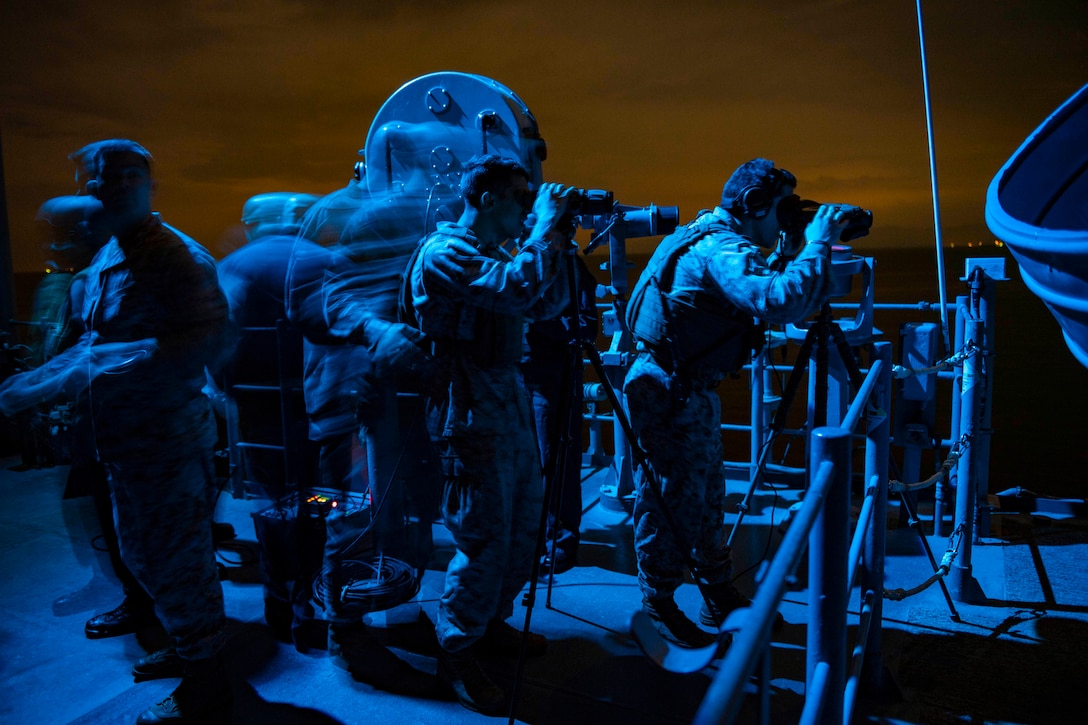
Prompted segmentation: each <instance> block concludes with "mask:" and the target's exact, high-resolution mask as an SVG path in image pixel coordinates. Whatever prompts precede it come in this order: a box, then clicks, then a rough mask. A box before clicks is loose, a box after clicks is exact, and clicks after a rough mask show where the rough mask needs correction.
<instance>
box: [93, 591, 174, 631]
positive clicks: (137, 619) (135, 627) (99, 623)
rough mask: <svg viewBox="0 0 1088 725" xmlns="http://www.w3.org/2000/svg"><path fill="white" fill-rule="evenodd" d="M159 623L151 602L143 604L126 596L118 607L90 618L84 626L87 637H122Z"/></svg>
mask: <svg viewBox="0 0 1088 725" xmlns="http://www.w3.org/2000/svg"><path fill="white" fill-rule="evenodd" d="M158 623H159V620H158V618H157V617H156V616H155V613H154V612H153V611H152V609H151V606H150V604H147V605H143V606H141V605H140V604H139V603H137V602H136V601H134V598H133V597H125V599H124V601H122V602H121V603H120V604H119V605H117V607H116V608H114V609H111V610H110V611H108V612H105V613H103V614H96V615H95V616H93V617H91V618H90V619H88V620H87V624H85V625H84V626H83V632H84V634H86V635H87V639H103V638H105V637H120V636H121V635H123V634H132V633H133V632H138V631H139V630H141V629H148V628H150V627H154V626H156V625H157V624H158Z"/></svg>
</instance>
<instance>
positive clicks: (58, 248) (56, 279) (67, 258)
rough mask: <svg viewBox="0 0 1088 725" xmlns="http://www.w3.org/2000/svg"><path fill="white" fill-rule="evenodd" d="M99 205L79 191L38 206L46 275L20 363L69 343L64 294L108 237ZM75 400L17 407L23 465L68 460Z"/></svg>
mask: <svg viewBox="0 0 1088 725" xmlns="http://www.w3.org/2000/svg"><path fill="white" fill-rule="evenodd" d="M101 208H102V205H101V204H99V203H98V201H97V200H96V199H93V198H91V197H82V196H60V197H56V198H53V199H49V200H47V201H46V202H44V203H43V204H42V205H41V207H40V208H39V209H38V213H37V215H36V216H35V222H36V226H37V228H38V232H39V235H40V239H41V242H40V243H41V245H42V247H43V249H44V251H45V257H46V261H45V275H44V276H43V277H42V279H41V281H40V282H39V283H38V286H37V287H36V288H35V289H34V297H33V300H32V302H31V311H30V320H31V323H32V324H31V326H30V329H29V332H28V334H27V346H28V347H29V354H28V355H27V357H26V358H25V359H24V360H23V361H22V364H23V365H25V366H27V367H29V368H39V367H41V366H42V365H43V364H45V363H46V362H47V361H48V360H50V359H52V358H53V357H54V356H55V355H56V354H57V353H58V352H60V351H61V350H63V349H64V348H65V347H67V346H68V345H70V344H71V343H72V341H73V340H74V339H75V337H78V336H79V333H78V332H75V333H74V334H73V326H72V325H71V324H70V322H69V318H70V316H71V308H70V306H69V304H68V297H69V293H70V291H71V288H72V286H73V284H74V283H75V280H76V279H77V277H78V276H79V274H80V272H82V270H83V269H85V268H86V267H87V265H88V264H90V261H91V258H92V257H93V256H94V254H95V252H97V251H98V249H99V248H100V247H101V246H102V245H103V244H105V242H106V240H107V239H109V234H108V233H106V232H104V230H102V229H101V227H100V226H99V225H98V224H97V223H96V221H95V217H96V215H97V214H98V213H99V212H100V211H101ZM72 405H73V401H67V400H66V401H62V402H60V403H59V405H58V404H54V403H52V402H50V403H47V404H43V405H40V406H35V407H32V408H29V409H27V410H24V411H21V412H20V413H19V414H18V416H19V418H20V421H21V424H20V425H19V426H18V428H19V430H20V432H21V434H22V444H23V445H22V449H23V464H22V465H23V467H24V468H39V467H46V466H52V465H55V464H57V463H68V462H69V460H70V458H71V451H70V447H71V445H72V441H71V440H70V436H69V432H68V428H69V427H70V426H71V425H72V424H73V416H72V411H71V408H72Z"/></svg>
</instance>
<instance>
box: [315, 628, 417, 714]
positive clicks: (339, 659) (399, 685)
mask: <svg viewBox="0 0 1088 725" xmlns="http://www.w3.org/2000/svg"><path fill="white" fill-rule="evenodd" d="M328 649H329V656H330V657H332V658H333V662H334V663H335V664H336V666H337V667H340V668H341V669H344V670H347V671H348V672H349V673H350V674H351V677H352V679H354V680H357V681H359V682H365V683H366V684H368V685H371V686H372V687H375V688H377V689H379V690H385V691H386V692H392V693H396V694H398V695H410V696H412V697H434V696H435V695H437V694H438V687H437V682H436V680H435V679H434V678H433V677H432V676H431V675H429V674H427V673H425V672H420V671H419V670H417V669H416V668H414V667H412V666H411V665H410V664H408V663H407V662H405V661H404V660H402V659H401V658H399V657H397V656H396V655H395V654H393V653H392V652H390V651H389V650H388V649H386V648H385V647H384V646H382V645H381V643H379V642H378V641H377V640H376V639H375V638H374V637H372V636H371V635H370V634H368V633H367V631H366V627H365V625H364V624H362V623H361V622H353V623H351V624H337V623H331V624H329V640H328Z"/></svg>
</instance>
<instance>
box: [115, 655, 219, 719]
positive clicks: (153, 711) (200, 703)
mask: <svg viewBox="0 0 1088 725" xmlns="http://www.w3.org/2000/svg"><path fill="white" fill-rule="evenodd" d="M232 701H233V698H232V696H231V692H230V685H229V683H228V682H227V678H226V674H225V672H224V670H223V661H222V660H221V659H220V658H219V657H209V658H208V659H203V660H192V661H188V662H186V663H185V674H184V675H183V676H182V678H181V684H179V685H178V686H177V688H176V689H175V690H174V691H173V692H172V693H170V696H169V697H167V698H166V699H165V700H163V701H162V702H159V703H158V704H156V705H154V706H152V707H149V708H148V709H147V710H144V711H143V712H142V713H140V716H139V717H138V718H137V719H136V725H149V724H150V723H206V722H208V719H209V716H210V715H212V713H215V712H218V711H222V710H226V709H228V708H230V706H231V704H232Z"/></svg>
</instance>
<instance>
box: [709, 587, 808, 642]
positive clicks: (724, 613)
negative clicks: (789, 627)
mask: <svg viewBox="0 0 1088 725" xmlns="http://www.w3.org/2000/svg"><path fill="white" fill-rule="evenodd" d="M705 593H706V596H707V598H708V599H709V601H710V606H709V607H708V606H707V602H706V601H705V600H704V601H703V606H702V607H700V608H699V623H700V624H702V625H703V626H704V627H713V628H714V629H717V628H718V625H719V623H721V622H724V621H725V618H726V617H728V616H729V613H730V612H732V611H733V610H734V609H743V608H744V607H750V606H752V600H751V599H749V598H748V597H746V596H744V595H743V594H741V593H740V591H739V590H738V589H737V588H736V587H735V586H733V583H732V582H728V581H727V582H722V583H721V584H712V585H710V586H707V587H706V588H705ZM774 615H775V616H774V625H773V628H774V630H775V631H778V630H779V629H781V628H782V625H784V624H785V623H786V620H785V618H783V616H782V613H781V612H775V613H774Z"/></svg>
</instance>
